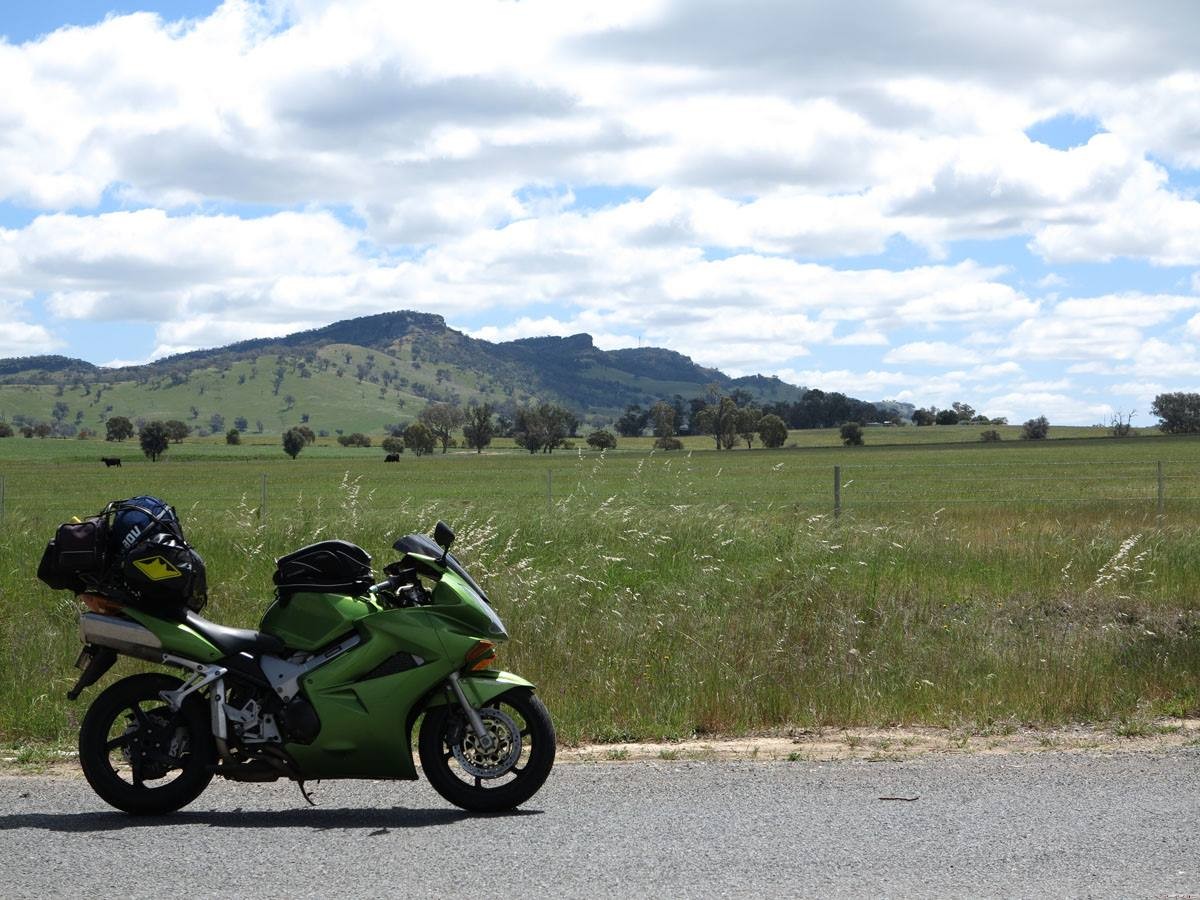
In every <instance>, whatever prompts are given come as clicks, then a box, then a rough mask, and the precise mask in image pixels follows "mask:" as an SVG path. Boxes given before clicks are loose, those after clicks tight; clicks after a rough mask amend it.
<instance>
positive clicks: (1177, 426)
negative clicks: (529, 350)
mask: <svg viewBox="0 0 1200 900" xmlns="http://www.w3.org/2000/svg"><path fill="white" fill-rule="evenodd" d="M1150 412H1152V413H1154V414H1155V415H1156V416H1158V417H1159V419H1161V420H1162V421H1161V422H1159V423H1158V427H1159V430H1161V431H1165V432H1166V433H1167V434H1197V433H1200V394H1188V393H1184V392H1182V391H1176V392H1174V393H1171V394H1159V395H1158V396H1157V397H1155V398H1154V402H1153V403H1152V404H1150Z"/></svg>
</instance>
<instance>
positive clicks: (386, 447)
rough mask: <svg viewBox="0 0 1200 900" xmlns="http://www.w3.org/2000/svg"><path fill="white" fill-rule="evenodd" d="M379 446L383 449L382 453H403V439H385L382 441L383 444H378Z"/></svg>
mask: <svg viewBox="0 0 1200 900" xmlns="http://www.w3.org/2000/svg"><path fill="white" fill-rule="evenodd" d="M380 446H381V447H383V452H384V453H389V454H390V453H403V452H404V438H401V437H385V438H384V439H383V443H382V444H380Z"/></svg>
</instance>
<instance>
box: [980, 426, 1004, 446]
mask: <svg viewBox="0 0 1200 900" xmlns="http://www.w3.org/2000/svg"><path fill="white" fill-rule="evenodd" d="M979 439H980V440H981V441H983V442H984V443H985V444H992V443H995V442H996V441H998V440H1000V432H998V431H997V430H996V429H995V428H989V429H988V430H987V431H981V432H979Z"/></svg>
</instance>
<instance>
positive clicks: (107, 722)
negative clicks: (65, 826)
mask: <svg viewBox="0 0 1200 900" xmlns="http://www.w3.org/2000/svg"><path fill="white" fill-rule="evenodd" d="M182 683H183V682H181V681H180V680H179V679H178V678H173V677H171V676H170V675H163V674H159V673H147V674H143V675H132V676H130V677H129V678H123V679H121V680H120V681H118V682H117V683H116V684H113V685H110V686H109V687H108V688H107V689H106V690H105V691H104V692H103V693H101V694H100V696H98V697H97V698H96V700H95V702H93V703H92V705H91V707H90V708H89V709H88V711H87V714H86V715H85V716H84V717H83V725H82V726H81V727H80V729H79V763H80V765H81V766H82V767H83V774H84V776H85V777H86V778H87V780H88V784H90V785H91V786H92V789H93V790H94V791H95V792H96V793H97V794H98V795H99V796H100V798H101V799H102V800H104V801H105V802H106V803H108V804H110V805H112V806H115V807H116V808H117V809H120V810H123V811H125V812H127V813H131V814H133V815H139V816H153V815H163V814H165V813H170V812H174V811H175V810H177V809H180V808H181V807H184V806H187V805H188V804H189V803H191V802H192V801H193V800H195V799H196V798H197V797H199V796H200V794H201V792H203V790H204V789H205V788H206V787H208V783H209V782H210V781H211V780H212V777H213V765H214V763H215V758H216V746H215V744H214V742H213V738H212V733H211V730H210V727H209V724H208V716H207V715H206V713H205V709H204V706H203V704H202V703H200V702H199V700H198V698H196V697H195V695H193V697H192V698H189V702H186V703H184V704H183V708H182V709H181V710H180V711H179V712H177V713H176V712H174V711H172V709H171V707H170V706H169V705H168V704H167V702H166V701H165V700H163V699H162V697H160V696H159V694H160V693H161V692H163V691H174V690H176V689H178V688H179V686H180V685H181V684H182Z"/></svg>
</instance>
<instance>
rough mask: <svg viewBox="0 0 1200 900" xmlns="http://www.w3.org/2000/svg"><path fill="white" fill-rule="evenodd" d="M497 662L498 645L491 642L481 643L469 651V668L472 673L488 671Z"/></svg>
mask: <svg viewBox="0 0 1200 900" xmlns="http://www.w3.org/2000/svg"><path fill="white" fill-rule="evenodd" d="M495 661H496V645H495V644H493V643H492V642H491V641H479V642H478V643H477V644H476V645H475V646H474V647H472V648H471V649H470V650H468V651H467V668H468V669H470V670H471V671H472V672H478V671H480V670H481V669H486V668H487V667H488V666H490V665H491V664H492V663H493V662H495Z"/></svg>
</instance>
